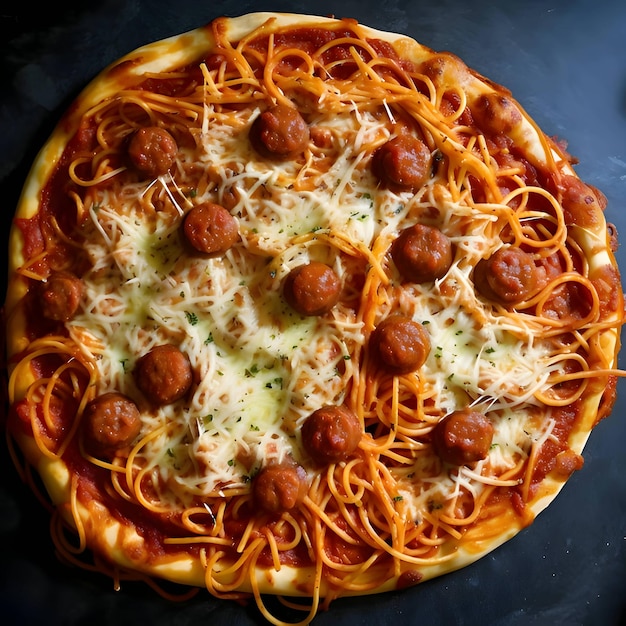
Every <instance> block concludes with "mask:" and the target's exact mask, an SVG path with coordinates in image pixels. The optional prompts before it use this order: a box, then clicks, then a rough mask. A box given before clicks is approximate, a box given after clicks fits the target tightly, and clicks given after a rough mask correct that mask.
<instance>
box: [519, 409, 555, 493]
mask: <svg viewBox="0 0 626 626" xmlns="http://www.w3.org/2000/svg"><path fill="white" fill-rule="evenodd" d="M554 425H555V421H554V420H553V419H552V418H550V419H549V420H548V422H547V425H546V428H545V429H544V431H543V433H542V434H541V436H540V437H539V438H538V439H534V440H533V442H532V444H531V446H530V452H529V454H528V460H527V462H526V471H525V472H524V478H523V482H522V487H521V496H522V502H528V500H529V496H530V486H531V484H532V479H533V475H534V473H535V467H536V465H537V457H538V455H539V450H540V449H541V446H542V445H543V444H544V442H545V441H546V440H547V439H548V437H549V436H550V435H551V434H552V430H553V429H554Z"/></svg>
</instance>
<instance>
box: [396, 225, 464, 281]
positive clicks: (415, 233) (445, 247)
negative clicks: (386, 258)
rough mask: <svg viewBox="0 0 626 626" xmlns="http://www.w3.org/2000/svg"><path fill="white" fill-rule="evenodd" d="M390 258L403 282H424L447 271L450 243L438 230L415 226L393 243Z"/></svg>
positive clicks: (449, 258) (450, 249)
mask: <svg viewBox="0 0 626 626" xmlns="http://www.w3.org/2000/svg"><path fill="white" fill-rule="evenodd" d="M391 258H392V259H393V262H394V263H395V264H396V267H397V268H398V271H399V272H400V274H401V275H402V277H403V278H404V279H405V280H407V281H410V282H412V283H427V282H430V281H433V280H436V279H437V278H441V277H442V276H444V275H445V274H446V272H447V271H448V270H449V269H450V266H451V265H452V242H451V241H450V239H449V238H448V237H447V236H446V235H444V233H442V232H441V231H440V230H439V229H438V228H434V227H432V226H425V225H424V224H415V226H411V227H409V228H406V229H405V230H403V231H402V232H401V233H400V235H399V236H398V238H397V239H396V240H395V241H394V242H393V245H392V246H391Z"/></svg>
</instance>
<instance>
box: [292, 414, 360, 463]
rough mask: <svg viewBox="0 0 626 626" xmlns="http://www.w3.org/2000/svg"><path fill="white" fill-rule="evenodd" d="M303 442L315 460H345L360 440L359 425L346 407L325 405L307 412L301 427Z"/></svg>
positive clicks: (329, 461)
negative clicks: (308, 413) (309, 412)
mask: <svg viewBox="0 0 626 626" xmlns="http://www.w3.org/2000/svg"><path fill="white" fill-rule="evenodd" d="M301 434H302V445H303V446H304V449H305V450H306V451H307V452H308V453H309V454H310V455H311V457H312V458H313V460H314V461H316V462H318V463H336V462H338V461H343V460H345V459H347V458H348V457H349V456H350V455H351V454H352V453H353V452H354V451H355V450H356V448H357V446H358V445H359V441H360V440H361V424H360V422H359V420H358V418H357V416H356V415H355V414H354V413H353V412H352V411H350V409H348V408H347V407H345V406H325V407H322V408H320V409H317V410H316V411H314V412H313V413H311V415H309V416H308V417H307V418H306V420H305V421H304V423H303V424H302V429H301Z"/></svg>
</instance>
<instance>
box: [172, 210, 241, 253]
mask: <svg viewBox="0 0 626 626" xmlns="http://www.w3.org/2000/svg"><path fill="white" fill-rule="evenodd" d="M183 231H184V233H185V237H186V238H187V241H188V242H189V243H190V244H191V245H192V246H193V248H194V249H195V250H197V251H198V252H203V253H205V254H223V253H224V252H226V250H228V249H229V248H230V247H231V246H233V245H234V244H235V243H236V241H237V239H238V238H239V230H238V226H237V220H236V219H235V218H234V217H233V216H232V215H231V214H230V213H229V212H228V211H227V210H226V209H225V208H224V207H222V206H220V205H219V204H214V203H212V202H205V203H203V204H199V205H197V206H195V207H194V208H193V209H191V210H190V211H189V212H188V213H187V215H186V216H185V219H184V222H183Z"/></svg>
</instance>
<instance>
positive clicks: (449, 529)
mask: <svg viewBox="0 0 626 626" xmlns="http://www.w3.org/2000/svg"><path fill="white" fill-rule="evenodd" d="M422 515H423V517H424V519H425V520H427V521H428V522H429V523H430V524H431V525H432V531H431V535H435V536H434V537H431V538H430V539H431V541H432V542H433V545H442V544H443V543H444V542H445V537H439V536H437V532H438V531H439V529H441V530H443V532H445V533H446V534H448V535H450V536H451V537H453V538H454V539H461V537H462V536H463V535H462V533H461V532H460V531H459V530H457V529H456V528H454V526H451V525H450V524H446V523H445V522H442V521H441V520H440V519H439V518H437V517H435V516H434V515H432V514H431V513H430V512H429V511H422ZM451 557H453V554H448V555H445V556H443V557H438V558H437V559H433V562H441V563H443V562H445V561H449V560H450V558H451ZM427 562H429V561H427Z"/></svg>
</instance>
